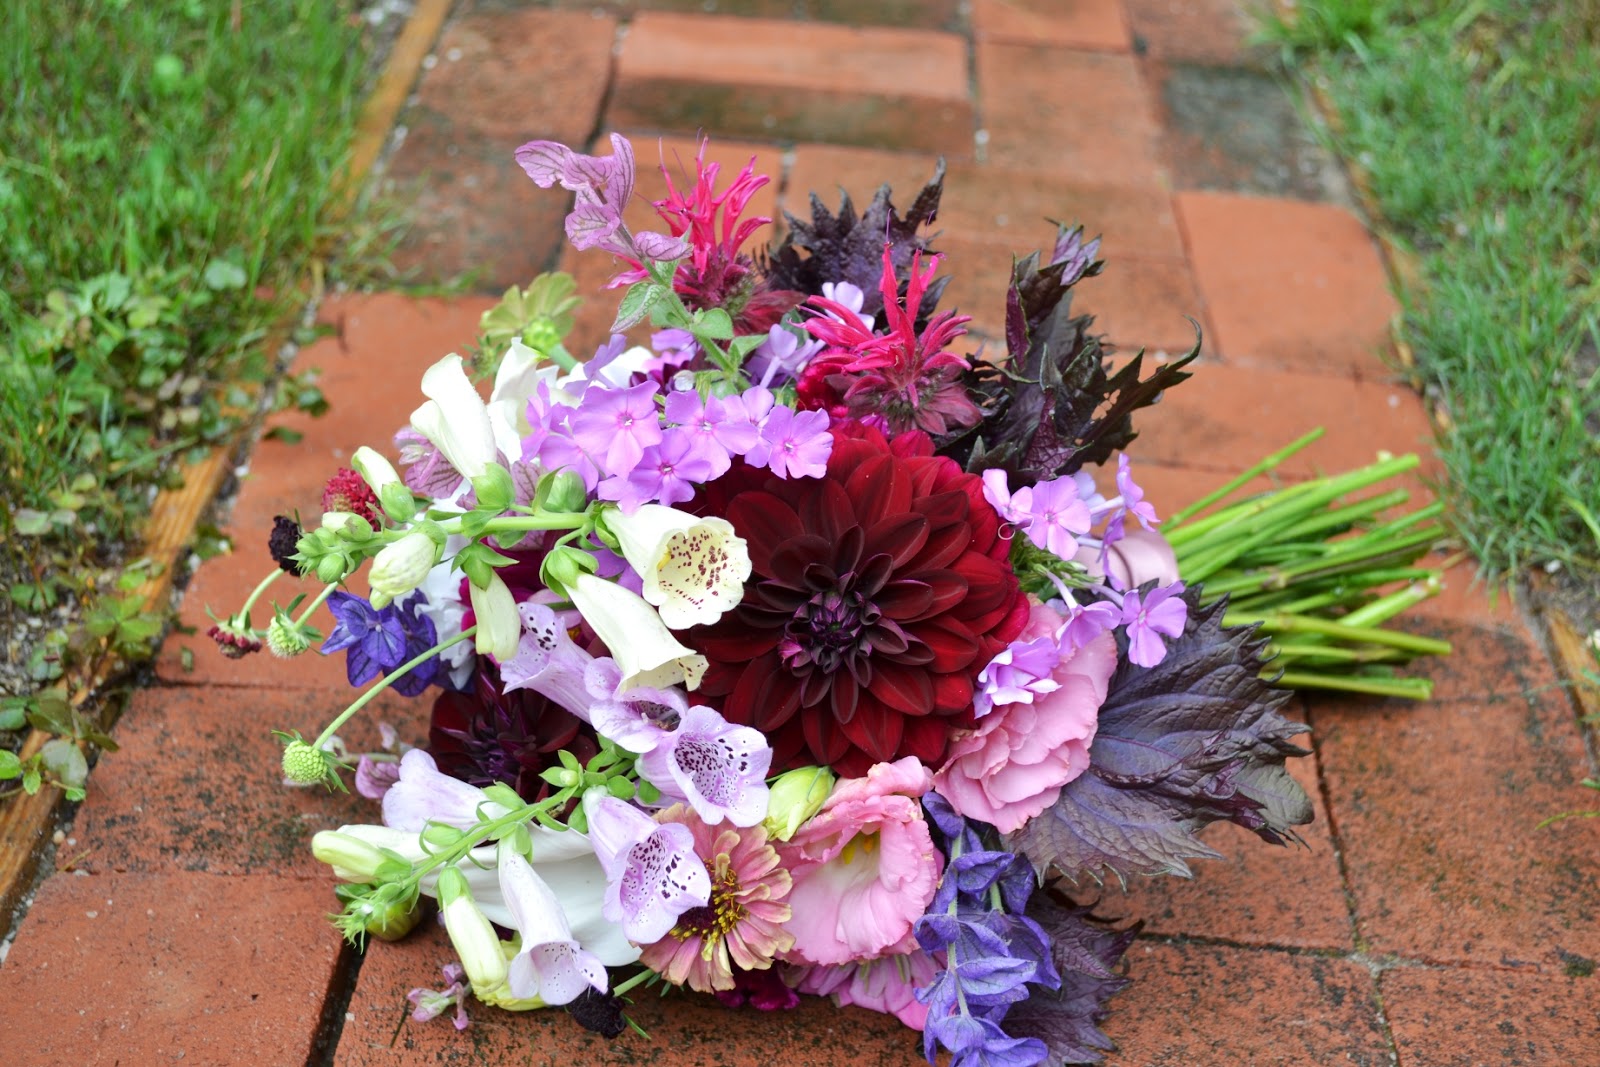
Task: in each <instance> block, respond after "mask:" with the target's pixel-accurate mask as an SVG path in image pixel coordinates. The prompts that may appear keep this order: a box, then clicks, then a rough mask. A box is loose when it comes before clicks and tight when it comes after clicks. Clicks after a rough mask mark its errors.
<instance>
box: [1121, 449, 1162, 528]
mask: <svg viewBox="0 0 1600 1067" xmlns="http://www.w3.org/2000/svg"><path fill="white" fill-rule="evenodd" d="M1117 492H1118V493H1119V494H1121V497H1122V507H1123V510H1124V511H1125V512H1126V513H1127V514H1129V515H1132V516H1133V517H1134V518H1136V519H1138V520H1139V525H1141V526H1143V527H1144V528H1145V529H1146V530H1148V529H1150V528H1151V527H1153V526H1154V525H1155V524H1156V523H1158V522H1160V521H1161V520H1160V519H1158V518H1156V509H1155V507H1154V506H1153V505H1152V504H1150V503H1149V502H1148V501H1146V500H1145V498H1144V490H1143V489H1140V488H1139V486H1138V484H1137V483H1135V482H1134V480H1133V470H1132V467H1131V465H1130V464H1129V462H1128V456H1127V453H1125V452H1123V453H1118V454H1117Z"/></svg>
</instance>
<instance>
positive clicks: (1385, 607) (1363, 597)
mask: <svg viewBox="0 0 1600 1067" xmlns="http://www.w3.org/2000/svg"><path fill="white" fill-rule="evenodd" d="M1321 436H1322V430H1321V429H1317V430H1313V431H1312V432H1311V433H1309V434H1307V435H1306V436H1304V437H1302V438H1300V439H1299V440H1298V441H1295V442H1294V443H1293V444H1291V445H1289V446H1288V447H1287V448H1284V449H1283V450H1282V451H1279V452H1276V453H1274V454H1273V455H1271V456H1268V457H1267V458H1266V459H1264V460H1262V461H1261V462H1260V463H1258V464H1256V465H1255V466H1254V467H1252V468H1250V469H1249V470H1247V471H1245V472H1244V473H1243V474H1241V475H1239V477H1237V478H1235V479H1234V480H1233V481H1231V482H1229V483H1228V484H1227V485H1224V486H1223V487H1222V488H1220V489H1218V490H1217V491H1216V492H1214V493H1210V494H1208V495H1207V496H1205V497H1202V498H1201V499H1200V500H1197V501H1195V502H1194V503H1193V504H1191V505H1189V506H1188V507H1186V508H1184V509H1183V510H1182V511H1179V512H1178V513H1177V514H1175V515H1173V516H1171V517H1170V518H1169V519H1167V521H1166V522H1165V523H1163V524H1162V532H1163V533H1164V534H1165V535H1166V538H1167V540H1168V541H1169V542H1170V543H1171V544H1172V547H1173V550H1174V552H1176V553H1177V557H1178V571H1179V573H1180V574H1181V575H1182V576H1183V580H1184V581H1185V582H1188V583H1190V584H1196V583H1198V584H1200V585H1201V586H1202V596H1203V599H1204V601H1205V602H1206V603H1211V602H1214V601H1216V600H1218V599H1220V598H1221V597H1222V596H1223V595H1224V594H1226V595H1227V596H1228V607H1227V612H1226V614H1225V615H1224V618H1223V621H1224V622H1225V623H1226V624H1227V625H1230V626H1244V625H1248V624H1250V623H1259V624H1260V625H1261V632H1262V634H1263V635H1265V636H1267V637H1269V638H1270V639H1271V642H1272V644H1271V646H1270V647H1269V649H1268V651H1269V653H1271V654H1273V655H1274V657H1275V658H1274V659H1273V661H1272V665H1271V668H1270V669H1269V671H1268V672H1266V675H1267V676H1268V677H1272V676H1275V675H1276V676H1278V677H1277V682H1278V684H1279V685H1283V686H1288V687H1291V688H1295V689H1338V690H1343V691H1346V692H1355V693H1370V694H1375V695H1379V696H1395V697H1410V698H1414V699H1418V700H1426V699H1427V698H1428V697H1430V696H1431V695H1432V691H1433V683H1432V681H1430V680H1428V679H1425V678H1402V677H1399V676H1397V675H1396V674H1395V667H1397V666H1400V665H1403V664H1406V663H1408V662H1410V661H1411V660H1413V659H1415V658H1416V657H1418V656H1430V655H1434V656H1442V655H1446V654H1448V653H1449V651H1450V645H1449V643H1448V642H1445V641H1436V640H1434V639H1432V638H1428V637H1419V636H1417V635H1415V634H1410V633H1406V632H1404V631H1401V630H1396V629H1390V628H1387V627H1385V626H1384V625H1383V624H1384V623H1385V622H1387V621H1389V620H1390V619H1392V618H1394V617H1395V616H1396V615H1399V614H1400V613H1401V612H1403V611H1406V610H1407V609H1409V608H1411V607H1414V606H1415V605H1417V604H1419V603H1421V602H1422V601H1424V600H1426V599H1427V598H1429V597H1431V596H1434V595H1436V594H1437V593H1438V592H1439V590H1440V588H1441V583H1442V577H1443V572H1442V571H1441V570H1439V569H1435V568H1428V567H1421V566H1418V565H1417V561H1418V560H1420V559H1421V558H1422V557H1423V556H1424V555H1426V554H1427V552H1428V550H1429V549H1430V548H1432V547H1433V546H1434V545H1435V544H1436V543H1438V542H1439V541H1441V540H1443V539H1444V538H1445V531H1444V529H1443V527H1441V526H1440V525H1439V524H1438V523H1437V522H1436V521H1434V520H1436V519H1437V518H1438V516H1439V514H1440V512H1441V511H1442V505H1440V504H1438V503H1433V504H1430V505H1428V506H1426V507H1423V508H1420V509H1418V510H1416V511H1413V512H1411V513H1409V514H1405V515H1402V516H1401V517H1399V518H1390V517H1388V516H1390V515H1392V514H1394V511H1395V509H1396V508H1398V507H1400V506H1402V505H1404V504H1405V503H1406V502H1407V501H1408V500H1409V499H1410V494H1409V493H1407V492H1406V491H1405V490H1404V489H1388V490H1382V491H1375V492H1371V493H1370V494H1368V495H1364V496H1363V495H1360V494H1362V493H1365V492H1367V491H1368V490H1373V489H1374V488H1375V487H1380V483H1383V482H1385V481H1387V480H1388V479H1391V478H1393V477H1395V476H1396V475H1399V474H1401V473H1403V472H1405V471H1408V470H1411V469H1413V468H1415V467H1416V466H1417V464H1418V459H1417V457H1416V456H1415V455H1408V456H1399V457H1395V458H1381V459H1380V460H1379V461H1378V462H1376V463H1373V464H1372V465H1370V466H1367V467H1363V468H1361V469H1360V470H1354V471H1350V472H1348V473H1345V474H1339V475H1334V476H1331V477H1324V478H1318V479H1315V480H1313V481H1308V482H1300V483H1296V484H1292V485H1286V486H1284V487H1282V488H1280V489H1275V490H1273V491H1271V492H1268V493H1262V494H1260V495H1257V496H1251V497H1248V498H1246V499H1243V500H1238V501H1235V502H1233V503H1227V501H1228V500H1229V498H1231V497H1233V496H1235V495H1236V494H1237V493H1238V492H1239V490H1240V489H1242V488H1243V487H1244V486H1245V485H1247V484H1249V482H1250V481H1251V480H1252V479H1253V478H1256V477H1258V476H1260V475H1263V474H1268V473H1270V472H1271V471H1272V470H1274V469H1275V468H1276V467H1277V466H1278V465H1279V464H1281V463H1282V462H1283V461H1284V460H1285V459H1287V458H1288V457H1290V456H1292V455H1294V454H1295V453H1296V452H1298V451H1300V450H1301V449H1302V448H1305V447H1306V446H1307V445H1309V444H1311V443H1312V442H1313V441H1315V440H1316V439H1317V438H1319V437H1321ZM1279 672H1282V673H1281V675H1279Z"/></svg>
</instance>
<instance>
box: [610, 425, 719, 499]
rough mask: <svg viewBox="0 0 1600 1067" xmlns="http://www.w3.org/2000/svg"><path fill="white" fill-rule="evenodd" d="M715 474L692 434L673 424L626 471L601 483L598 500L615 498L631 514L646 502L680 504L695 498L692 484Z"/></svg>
mask: <svg viewBox="0 0 1600 1067" xmlns="http://www.w3.org/2000/svg"><path fill="white" fill-rule="evenodd" d="M715 477H716V474H715V473H714V467H713V465H712V463H711V461H710V460H708V459H706V458H705V457H704V456H703V455H702V454H700V452H698V451H697V450H696V448H695V440H694V438H693V436H691V435H690V434H688V433H686V432H684V431H683V430H680V429H678V428H677V427H672V428H670V429H668V430H665V431H663V433H662V435H661V443H660V444H658V445H651V446H650V447H648V448H646V449H645V450H644V454H643V455H642V456H640V458H639V461H638V463H637V464H636V465H635V466H634V467H633V469H632V470H630V471H628V473H627V474H617V475H613V476H611V477H610V478H607V479H606V480H605V481H603V482H601V483H600V486H599V489H598V491H597V495H598V496H599V497H600V499H601V500H614V501H616V502H617V506H618V507H620V508H621V509H622V511H623V514H626V515H631V514H633V513H634V512H635V511H637V510H639V508H640V507H641V506H642V505H645V504H649V503H658V504H669V505H670V504H681V503H683V502H684V501H687V500H692V499H693V498H694V492H695V485H696V484H697V483H700V482H709V481H711V480H712V479H713V478H715Z"/></svg>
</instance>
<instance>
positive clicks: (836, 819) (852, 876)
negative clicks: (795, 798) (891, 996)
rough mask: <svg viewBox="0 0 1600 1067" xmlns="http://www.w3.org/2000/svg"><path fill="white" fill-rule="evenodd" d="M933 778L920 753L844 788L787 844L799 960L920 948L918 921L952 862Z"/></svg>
mask: <svg viewBox="0 0 1600 1067" xmlns="http://www.w3.org/2000/svg"><path fill="white" fill-rule="evenodd" d="M932 782H933V776H932V775H931V774H929V773H928V770H927V768H926V767H924V766H923V765H922V764H921V763H919V762H917V760H916V759H915V758H914V757H911V756H907V757H906V758H905V759H902V760H898V761H896V762H894V763H880V764H878V765H876V766H874V767H873V768H872V769H871V770H869V771H868V772H867V775H866V777H864V778H847V779H844V780H842V781H840V782H839V783H838V785H836V786H835V787H834V790H833V793H832V795H831V796H829V797H828V800H827V803H825V804H824V805H823V806H822V810H821V811H820V812H818V813H817V816H816V817H815V818H813V819H812V820H811V821H810V822H808V823H806V824H805V825H803V826H801V827H800V829H799V830H798V831H796V832H795V835H794V836H793V837H792V838H790V839H789V841H788V842H787V843H786V844H783V845H780V846H779V851H780V854H781V855H782V857H783V865H784V867H785V868H787V869H788V870H789V871H790V872H791V873H792V875H793V877H794V890H793V891H792V892H791V893H790V894H789V903H790V905H791V906H792V908H793V909H794V915H793V917H792V918H791V919H790V920H789V924H788V929H789V932H790V933H792V934H793V935H794V947H793V948H792V949H791V950H790V951H789V953H788V954H787V955H786V956H785V959H787V960H789V961H791V962H795V963H821V964H831V963H846V962H850V961H859V960H869V959H875V958H876V957H878V956H885V955H895V954H898V953H903V952H907V951H910V950H911V949H913V948H915V947H916V939H915V938H914V937H913V936H912V931H911V927H912V924H913V923H915V922H916V921H917V919H919V918H921V917H922V914H923V913H924V912H925V911H927V909H928V902H929V901H931V900H932V899H933V894H934V891H935V890H936V889H937V888H938V885H939V876H940V874H941V873H943V870H944V860H943V858H942V857H941V856H940V854H939V851H938V850H937V849H936V848H934V846H933V839H932V837H931V836H929V833H928V825H927V823H926V822H924V821H923V818H922V805H921V804H920V803H918V798H920V797H921V796H922V794H923V793H926V792H927V791H928V788H929V786H930V785H931V784H932Z"/></svg>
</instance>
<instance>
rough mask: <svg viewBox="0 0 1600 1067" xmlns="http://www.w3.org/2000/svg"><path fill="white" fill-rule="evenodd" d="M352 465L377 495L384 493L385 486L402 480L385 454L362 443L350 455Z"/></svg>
mask: <svg viewBox="0 0 1600 1067" xmlns="http://www.w3.org/2000/svg"><path fill="white" fill-rule="evenodd" d="M350 466H352V467H354V468H355V469H356V473H357V474H359V475H361V477H362V479H363V480H364V481H365V482H366V483H367V486H368V488H370V489H371V490H372V492H373V493H374V494H375V495H377V496H382V495H383V487H384V486H386V485H395V484H397V483H398V482H399V481H400V475H399V474H398V473H396V472H395V469H394V464H392V463H390V462H389V461H388V460H387V459H385V458H384V457H383V454H382V453H380V452H377V451H376V450H374V449H371V448H368V447H367V446H366V445H362V446H361V447H360V448H358V449H356V450H355V452H354V453H352V454H351V456H350Z"/></svg>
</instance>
